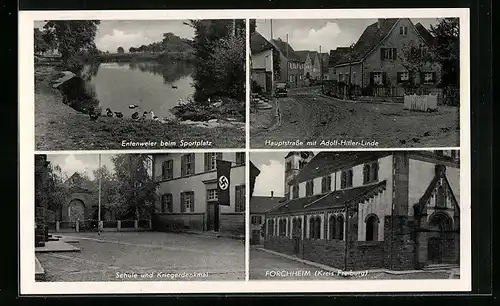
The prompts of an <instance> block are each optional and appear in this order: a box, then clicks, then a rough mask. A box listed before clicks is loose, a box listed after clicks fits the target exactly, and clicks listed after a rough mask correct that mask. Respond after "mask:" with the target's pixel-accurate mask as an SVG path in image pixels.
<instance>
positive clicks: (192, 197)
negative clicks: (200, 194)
mask: <svg viewBox="0 0 500 306" xmlns="http://www.w3.org/2000/svg"><path fill="white" fill-rule="evenodd" d="M189 197H190V198H191V205H190V206H189V207H190V208H191V212H194V191H191V192H190V193H189Z"/></svg>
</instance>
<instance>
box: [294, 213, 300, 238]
mask: <svg viewBox="0 0 500 306" xmlns="http://www.w3.org/2000/svg"><path fill="white" fill-rule="evenodd" d="M292 234H293V235H294V236H295V237H302V219H301V218H297V217H296V218H293V220H292Z"/></svg>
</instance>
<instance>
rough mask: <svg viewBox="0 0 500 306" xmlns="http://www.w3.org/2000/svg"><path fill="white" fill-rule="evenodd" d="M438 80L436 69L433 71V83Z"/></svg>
mask: <svg viewBox="0 0 500 306" xmlns="http://www.w3.org/2000/svg"><path fill="white" fill-rule="evenodd" d="M436 81H437V80H436V71H433V72H432V82H433V83H436Z"/></svg>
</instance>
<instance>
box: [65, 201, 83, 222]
mask: <svg viewBox="0 0 500 306" xmlns="http://www.w3.org/2000/svg"><path fill="white" fill-rule="evenodd" d="M77 220H80V221H83V220H85V204H84V203H83V201H82V200H80V199H73V200H71V201H70V202H69V204H68V221H69V222H75V221H77Z"/></svg>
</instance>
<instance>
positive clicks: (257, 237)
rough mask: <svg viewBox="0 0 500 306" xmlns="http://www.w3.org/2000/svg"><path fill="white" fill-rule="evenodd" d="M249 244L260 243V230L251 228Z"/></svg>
mask: <svg viewBox="0 0 500 306" xmlns="http://www.w3.org/2000/svg"><path fill="white" fill-rule="evenodd" d="M250 244H260V231H259V230H253V231H252V238H251V239H250Z"/></svg>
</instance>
